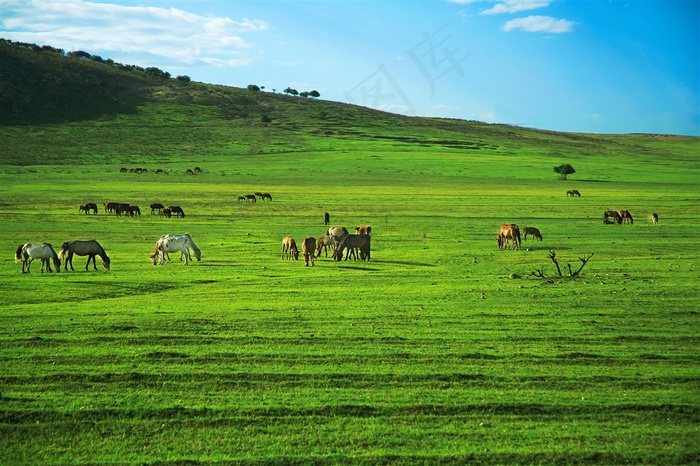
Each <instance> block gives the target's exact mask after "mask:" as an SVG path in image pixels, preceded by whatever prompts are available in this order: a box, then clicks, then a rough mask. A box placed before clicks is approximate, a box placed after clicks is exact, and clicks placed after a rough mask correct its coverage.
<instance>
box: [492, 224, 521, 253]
mask: <svg viewBox="0 0 700 466" xmlns="http://www.w3.org/2000/svg"><path fill="white" fill-rule="evenodd" d="M520 242H521V241H520V227H518V225H516V224H515V223H504V224H503V225H501V229H500V231H499V232H498V237H497V238H496V243H497V244H498V249H504V248H505V249H515V250H516V251H517V250H518V249H520Z"/></svg>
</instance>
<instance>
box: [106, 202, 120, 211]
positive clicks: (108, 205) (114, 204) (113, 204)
mask: <svg viewBox="0 0 700 466" xmlns="http://www.w3.org/2000/svg"><path fill="white" fill-rule="evenodd" d="M104 205H105V212H109V213H110V214H111V213H112V212H114V211H115V210H117V207H119V203H118V202H105V203H104Z"/></svg>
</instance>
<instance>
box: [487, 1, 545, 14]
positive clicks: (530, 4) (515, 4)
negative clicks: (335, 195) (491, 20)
mask: <svg viewBox="0 0 700 466" xmlns="http://www.w3.org/2000/svg"><path fill="white" fill-rule="evenodd" d="M548 6H549V2H548V1H535V0H506V1H505V2H502V3H497V4H496V5H494V6H493V7H491V8H489V9H487V10H484V11H482V12H481V14H482V15H500V14H503V13H519V12H521V11H527V10H536V9H538V8H545V7H548Z"/></svg>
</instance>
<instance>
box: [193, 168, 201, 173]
mask: <svg viewBox="0 0 700 466" xmlns="http://www.w3.org/2000/svg"><path fill="white" fill-rule="evenodd" d="M194 173H202V169H201V168H199V167H194Z"/></svg>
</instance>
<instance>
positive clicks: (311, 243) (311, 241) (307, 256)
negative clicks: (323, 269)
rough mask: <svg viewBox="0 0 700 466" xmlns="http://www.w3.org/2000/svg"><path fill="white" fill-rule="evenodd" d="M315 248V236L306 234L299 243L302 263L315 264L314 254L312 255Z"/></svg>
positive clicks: (306, 264)
mask: <svg viewBox="0 0 700 466" xmlns="http://www.w3.org/2000/svg"><path fill="white" fill-rule="evenodd" d="M315 249H316V238H314V237H313V236H307V237H306V238H304V242H303V243H302V244H301V251H302V252H303V253H304V265H305V266H307V267H308V265H309V262H311V265H312V266H314V265H316V256H315V255H314V250H315Z"/></svg>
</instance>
